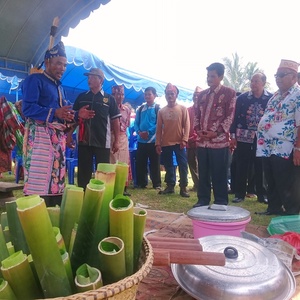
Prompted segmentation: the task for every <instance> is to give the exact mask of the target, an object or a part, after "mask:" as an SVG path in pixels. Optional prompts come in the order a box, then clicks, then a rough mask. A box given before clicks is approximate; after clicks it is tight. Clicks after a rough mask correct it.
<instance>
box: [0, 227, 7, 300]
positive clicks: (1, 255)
mask: <svg viewBox="0 0 300 300" xmlns="http://www.w3.org/2000/svg"><path fill="white" fill-rule="evenodd" d="M8 256H9V252H8V249H7V245H6V240H5V236H4V233H3V230H2V226H1V225H0V262H1V261H2V260H3V259H5V258H7V257H8ZM0 299H1V298H0Z"/></svg>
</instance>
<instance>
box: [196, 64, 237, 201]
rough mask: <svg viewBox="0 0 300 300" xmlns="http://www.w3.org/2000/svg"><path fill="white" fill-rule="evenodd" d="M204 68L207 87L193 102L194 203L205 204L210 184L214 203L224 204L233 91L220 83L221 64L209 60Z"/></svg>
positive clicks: (226, 199) (222, 66)
mask: <svg viewBox="0 0 300 300" xmlns="http://www.w3.org/2000/svg"><path fill="white" fill-rule="evenodd" d="M206 69H207V84H208V86H209V88H208V89H206V90H204V91H202V92H201V93H200V95H199V97H198V101H197V104H196V107H197V111H196V115H195V123H194V125H195V130H196V131H197V134H198V139H197V148H198V150H197V151H198V152H197V158H198V173H199V185H198V192H197V196H198V202H197V203H196V204H195V205H194V207H197V206H205V205H209V203H210V199H211V187H213V194H214V203H215V204H220V205H227V204H228V186H227V182H228V165H229V128H230V125H231V123H232V120H233V115H234V109H235V101H236V96H235V95H236V93H235V91H234V90H233V89H231V88H228V87H225V86H223V85H221V81H222V80H223V77H224V71H225V67H224V65H223V64H221V63H213V64H211V65H210V66H209V67H207V68H206Z"/></svg>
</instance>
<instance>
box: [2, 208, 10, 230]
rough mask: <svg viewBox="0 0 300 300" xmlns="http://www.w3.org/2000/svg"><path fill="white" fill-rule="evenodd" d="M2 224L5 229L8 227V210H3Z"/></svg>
mask: <svg viewBox="0 0 300 300" xmlns="http://www.w3.org/2000/svg"><path fill="white" fill-rule="evenodd" d="M0 219H1V226H2V228H3V229H4V228H5V227H8V221H7V212H6V211H3V212H2V213H1V218H0Z"/></svg>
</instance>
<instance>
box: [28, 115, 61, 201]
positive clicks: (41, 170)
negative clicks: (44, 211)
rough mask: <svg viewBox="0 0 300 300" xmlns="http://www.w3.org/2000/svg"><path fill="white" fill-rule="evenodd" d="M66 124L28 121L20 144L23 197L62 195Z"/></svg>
mask: <svg viewBox="0 0 300 300" xmlns="http://www.w3.org/2000/svg"><path fill="white" fill-rule="evenodd" d="M64 130H65V125H63V124H59V123H47V124H45V123H44V122H38V121H34V120H28V121H27V122H26V127H25V135H24V144H23V161H24V194H25V195H32V194H38V195H41V196H46V195H61V194H62V193H63V191H64V188H65V174H66V164H65V148H66V135H65V133H64Z"/></svg>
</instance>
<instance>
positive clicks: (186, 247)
mask: <svg viewBox="0 0 300 300" xmlns="http://www.w3.org/2000/svg"><path fill="white" fill-rule="evenodd" d="M150 244H151V246H152V247H153V248H154V249H165V250H181V251H191V250H193V251H202V246H201V245H200V244H189V243H186V244H185V243H173V242H157V241H151V242H150Z"/></svg>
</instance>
